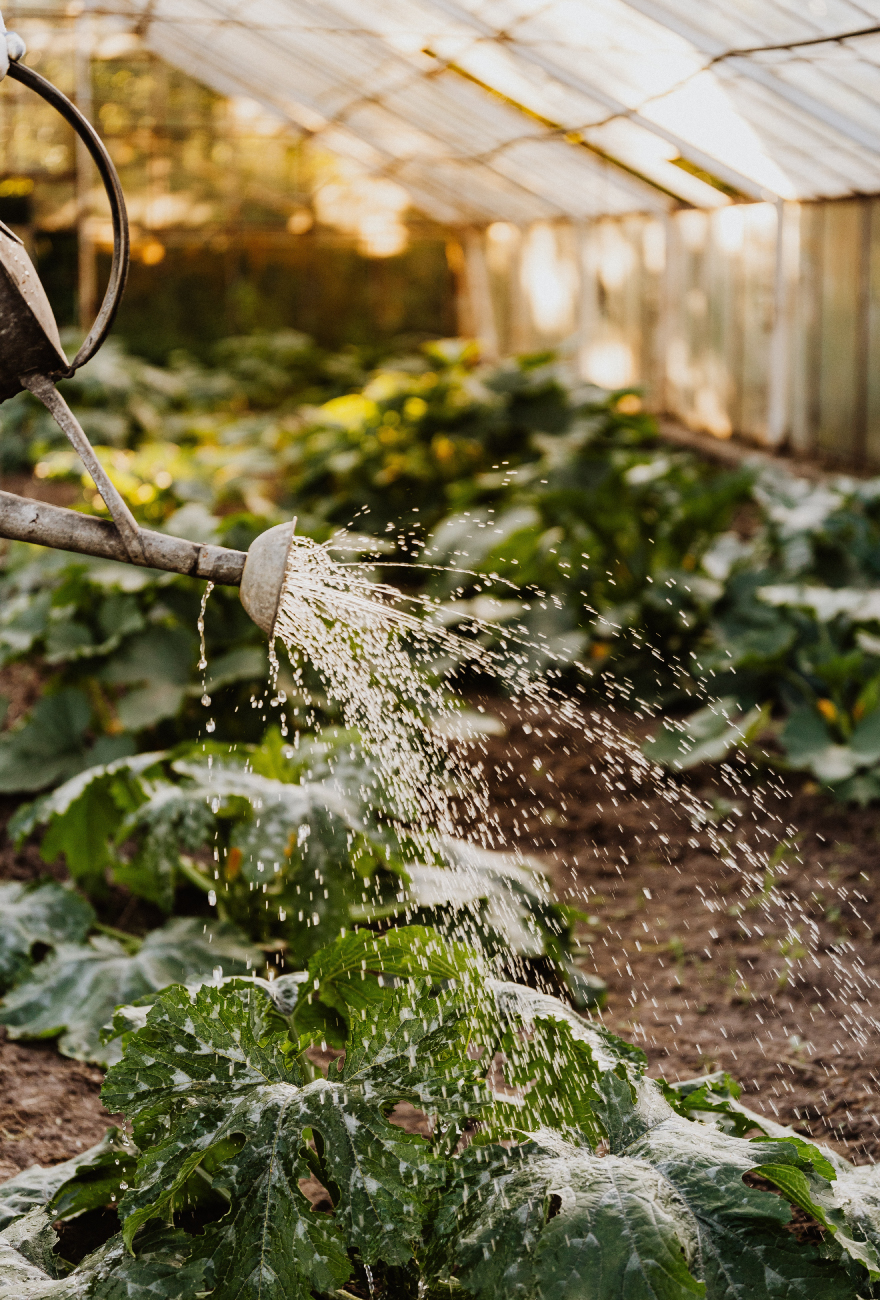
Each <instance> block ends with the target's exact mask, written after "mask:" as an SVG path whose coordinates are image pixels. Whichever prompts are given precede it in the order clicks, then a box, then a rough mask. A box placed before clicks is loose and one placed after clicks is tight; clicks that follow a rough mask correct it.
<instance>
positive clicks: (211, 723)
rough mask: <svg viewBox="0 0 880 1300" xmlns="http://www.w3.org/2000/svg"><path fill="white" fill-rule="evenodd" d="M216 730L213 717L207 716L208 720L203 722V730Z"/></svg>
mask: <svg viewBox="0 0 880 1300" xmlns="http://www.w3.org/2000/svg"><path fill="white" fill-rule="evenodd" d="M216 730H217V723H216V722H215V721H214V719H213V718H209V719H208V721H207V722H206V723H205V731H216Z"/></svg>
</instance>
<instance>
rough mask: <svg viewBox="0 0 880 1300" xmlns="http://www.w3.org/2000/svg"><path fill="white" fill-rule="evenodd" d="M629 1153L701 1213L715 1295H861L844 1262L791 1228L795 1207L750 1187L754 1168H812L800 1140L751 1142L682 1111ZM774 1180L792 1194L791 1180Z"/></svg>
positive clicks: (838, 1299)
mask: <svg viewBox="0 0 880 1300" xmlns="http://www.w3.org/2000/svg"><path fill="white" fill-rule="evenodd" d="M803 1145H804V1146H806V1145H807V1144H803ZM626 1154H627V1155H628V1156H630V1157H633V1158H634V1159H637V1160H644V1161H646V1162H647V1163H648V1164H650V1165H652V1166H653V1168H654V1169H656V1170H657V1171H658V1172H659V1173H660V1174H661V1175H662V1176H663V1178H664V1180H665V1181H666V1183H667V1184H668V1187H669V1189H670V1192H671V1193H674V1194H675V1195H677V1196H678V1197H679V1198H680V1199H681V1200H682V1201H683V1202H684V1204H685V1205H687V1207H688V1209H689V1210H690V1212H691V1214H692V1215H693V1219H694V1223H695V1226H696V1232H697V1237H698V1241H699V1251H700V1257H701V1260H702V1278H703V1280H704V1281H705V1282H706V1294H707V1297H708V1300H714V1297H716V1296H718V1297H721V1296H724V1297H730V1300H734V1298H737V1300H738V1298H739V1297H742V1300H746V1298H748V1300H760V1298H763V1297H766V1298H767V1300H770V1297H782V1296H784V1297H786V1300H788V1297H794V1296H803V1297H804V1298H805V1300H807V1298H809V1300H819V1297H827V1300H843V1298H844V1297H846V1296H855V1295H856V1293H857V1292H856V1288H855V1286H854V1284H853V1283H852V1282H850V1281H848V1279H847V1274H846V1272H845V1271H844V1270H843V1269H842V1268H841V1266H840V1265H838V1264H837V1263H835V1262H832V1261H831V1260H828V1259H822V1258H821V1257H820V1256H819V1254H818V1253H817V1252H816V1251H815V1250H814V1249H812V1248H811V1247H809V1246H804V1245H802V1244H800V1243H798V1242H796V1241H795V1239H794V1238H793V1237H792V1236H791V1234H790V1233H788V1232H786V1230H785V1224H786V1223H788V1222H789V1220H790V1218H791V1210H790V1209H789V1206H788V1205H787V1204H786V1201H785V1200H784V1199H782V1198H781V1197H779V1196H773V1195H771V1194H770V1193H768V1192H759V1191H755V1190H754V1189H753V1188H749V1187H746V1186H745V1185H744V1184H743V1181H742V1177H743V1174H745V1173H748V1172H752V1171H757V1172H758V1173H762V1172H764V1173H769V1174H771V1175H772V1174H773V1173H774V1172H775V1171H776V1170H778V1169H780V1168H781V1169H783V1170H787V1171H789V1173H790V1174H794V1173H795V1172H801V1173H803V1170H804V1168H806V1169H808V1170H809V1169H810V1168H811V1165H810V1162H809V1160H807V1159H805V1158H804V1156H803V1155H802V1153H801V1152H800V1151H799V1150H798V1147H797V1145H796V1144H795V1143H792V1142H790V1141H788V1140H783V1141H773V1140H768V1139H764V1140H761V1141H756V1142H746V1141H744V1140H743V1139H741V1138H736V1137H731V1136H728V1135H727V1134H724V1133H719V1132H717V1131H716V1130H713V1129H712V1128H709V1127H707V1126H705V1125H697V1124H693V1123H691V1122H689V1121H688V1120H685V1119H681V1118H680V1117H678V1116H674V1117H671V1118H669V1119H666V1120H664V1121H663V1122H662V1123H661V1124H659V1125H655V1126H654V1127H652V1128H651V1129H650V1130H649V1131H648V1132H647V1133H645V1134H644V1135H643V1136H642V1137H641V1138H639V1139H638V1140H637V1141H636V1142H634V1143H632V1144H631V1145H630V1146H629V1147H628V1148H627V1150H626ZM773 1181H775V1182H777V1185H779V1186H780V1190H782V1191H783V1193H784V1194H785V1193H786V1192H788V1193H789V1194H790V1187H786V1186H785V1185H784V1181H785V1180H784V1179H782V1178H780V1177H779V1176H777V1177H775V1178H773ZM790 1199H793V1200H795V1203H797V1198H794V1197H791V1198H790ZM817 1208H819V1207H818V1206H817ZM814 1213H815V1212H814ZM820 1215H821V1210H820ZM816 1217H819V1216H816Z"/></svg>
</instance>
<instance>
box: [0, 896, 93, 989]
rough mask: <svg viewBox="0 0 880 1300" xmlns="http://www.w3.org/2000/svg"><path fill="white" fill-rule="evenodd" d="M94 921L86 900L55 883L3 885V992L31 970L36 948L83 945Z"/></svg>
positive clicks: (0, 951) (0, 961)
mask: <svg viewBox="0 0 880 1300" xmlns="http://www.w3.org/2000/svg"><path fill="white" fill-rule="evenodd" d="M94 920H95V913H94V911H93V910H92V908H91V906H90V905H89V904H88V903H87V902H86V900H85V899H84V898H82V897H81V896H80V895H79V894H77V893H76V891H75V890H73V889H66V888H65V887H64V886H63V885H59V884H57V883H56V882H55V881H54V880H44V881H42V882H40V883H37V884H20V883H19V882H17V881H10V882H9V883H7V884H0V991H3V990H5V989H8V988H9V987H10V986H11V985H13V984H16V983H18V981H19V980H20V979H22V978H23V976H25V975H26V974H27V972H28V971H29V970H30V968H31V951H32V949H33V946H34V944H37V943H40V944H46V945H47V946H48V947H50V948H55V947H57V946H58V945H59V944H62V943H82V941H83V940H84V939H85V937H86V935H87V934H88V932H89V929H90V928H91V926H92V923H93V922H94Z"/></svg>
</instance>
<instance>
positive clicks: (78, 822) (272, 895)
mask: <svg viewBox="0 0 880 1300" xmlns="http://www.w3.org/2000/svg"><path fill="white" fill-rule="evenodd" d="M213 750H214V752H211V753H209V752H207V747H206V746H199V747H197V748H188V749H186V750H185V751H180V750H179V751H178V754H179V755H180V756H179V757H176V758H175V757H174V756H173V755H172V754H166V753H162V752H158V753H146V754H139V755H137V756H135V757H133V758H131V759H120V760H117V761H116V762H114V763H111V764H106V765H102V766H98V767H94V768H90V769H87V770H86V771H84V772H81V773H80V774H78V775H77V776H75V777H73V778H71V779H70V780H69V781H67V782H65V783H64V784H63V785H61V786H59V787H58V788H57V789H55V790H54V791H52V792H51V793H49V794H47V795H44V796H42V797H41V798H40V799H38V800H37V801H36V802H35V803H32V804H28V805H24V806H22V807H21V808H19V810H18V811H17V813H16V814H15V816H14V818H13V820H12V821H11V823H10V834H11V835H12V836H13V838H14V839H15V840H16V841H17V842H18V843H21V842H22V841H23V839H24V838H25V837H26V836H27V835H30V834H32V833H33V832H34V831H35V830H37V829H38V828H40V829H41V834H42V840H41V852H42V855H43V857H44V858H45V859H46V861H48V862H52V861H54V860H55V858H56V856H57V855H59V854H62V855H63V856H64V858H65V859H66V862H67V866H68V868H69V870H70V873H71V876H72V878H73V879H74V881H75V882H76V883H77V884H78V885H79V886H80V888H82V889H83V890H85V891H87V892H88V893H90V894H91V895H92V896H93V897H95V898H100V897H101V896H102V893H103V892H104V891H105V890H106V882H107V878H108V877H109V878H110V879H112V880H114V881H115V882H116V883H118V884H122V885H125V886H126V887H127V888H128V889H130V890H131V891H132V892H133V893H135V894H137V895H139V896H141V897H143V898H146V899H148V900H150V901H151V902H154V903H158V904H159V906H160V907H162V908H163V909H164V910H165V911H168V912H170V911H172V910H173V909H174V906H175V897H176V893H177V891H178V889H179V888H180V887H181V886H187V887H189V888H191V887H192V886H193V885H195V886H196V887H197V888H198V889H199V890H200V891H201V892H202V896H203V898H204V900H205V903H206V905H207V906H208V907H209V908H210V909H211V912H212V914H214V915H216V918H217V921H219V922H223V923H227V924H229V925H234V926H236V927H237V928H238V931H239V932H243V933H244V934H247V935H249V936H250V938H251V940H252V941H253V942H254V943H256V944H258V945H260V946H261V947H262V949H263V951H264V952H266V953H269V954H272V955H273V956H274V957H275V959H276V962H277V961H280V959H281V958H282V957H285V955H286V954H293V955H294V956H293V961H294V962H295V964H296V965H302V964H305V962H307V961H308V959H309V958H310V956H311V955H312V954H313V953H314V952H316V951H317V950H318V949H319V948H321V947H322V946H323V945H324V944H326V942H327V941H328V940H329V939H330V938H332V937H333V936H334V935H337V934H339V932H340V930H343V929H346V928H351V926H352V925H353V924H356V923H357V922H360V921H370V922H374V923H381V924H387V923H389V922H399V921H400V920H402V919H405V918H406V917H410V918H412V919H415V920H419V921H430V922H433V923H435V924H437V925H439V926H441V927H442V928H444V929H445V930H446V931H448V932H449V933H450V934H453V933H454V934H457V935H459V936H460V937H464V938H467V939H468V940H469V941H470V942H473V943H477V944H479V945H480V946H481V947H482V948H483V949H484V950H485V951H486V952H487V954H492V955H495V956H496V957H498V958H499V959H501V958H503V959H504V960H507V961H508V962H511V961H512V962H514V963H516V962H520V963H522V962H525V963H528V962H530V961H535V960H538V961H541V960H543V959H545V958H550V959H551V962H553V963H555V966H556V969H557V970H558V972H559V976H560V979H561V981H562V982H563V983H564V984H568V986H569V987H570V989H571V991H572V994H573V996H574V997H575V999H576V1000H577V1001H578V1004H579V1005H581V1006H587V1005H590V1004H593V1003H595V1002H596V1001H598V1000H601V997H602V994H603V992H604V984H603V983H602V982H601V980H599V979H598V977H595V976H592V977H591V976H589V975H586V974H585V973H584V972H581V971H580V970H578V969H577V968H576V967H575V966H574V964H573V963H572V962H571V960H570V944H571V931H572V923H573V921H574V920H575V919H576V917H575V915H574V914H573V913H572V912H571V911H570V910H569V909H566V908H565V907H563V906H561V905H559V904H557V903H556V902H555V901H554V898H553V894H552V891H551V888H550V884H549V882H548V880H547V878H546V875H545V874H544V871H543V869H542V868H541V865H540V864H539V863H538V862H536V861H535V860H532V859H526V858H522V857H519V856H518V855H514V854H510V853H502V852H497V851H488V850H483V849H479V848H477V847H475V846H473V845H470V844H468V843H466V842H465V841H459V840H453V839H448V840H444V841H442V842H441V843H440V844H439V845H438V854H437V857H436V860H432V861H430V862H426V861H425V860H424V854H421V855H420V854H417V852H416V849H415V847H414V845H412V844H411V843H409V842H407V841H406V840H405V839H403V838H402V837H401V836H400V835H398V834H395V833H393V832H392V830H391V829H390V827H389V826H388V825H387V824H386V821H385V819H383V816H382V809H383V807H384V806H387V805H386V801H385V799H384V798H383V795H382V792H381V790H379V788H378V786H377V778H376V776H375V773H374V772H373V770H372V769H371V768H370V766H369V765H368V764H367V762H366V760H365V758H364V756H363V754H362V752H361V750H360V748H359V746H358V744H357V742H356V738H355V737H354V736H352V735H350V734H348V733H342V732H336V733H334V732H332V731H330V730H328V731H326V732H325V733H323V738H322V740H321V741H320V742H317V741H314V742H312V741H309V740H303V742H302V743H301V745H300V747H299V748H298V749H297V748H294V746H293V745H291V744H289V743H288V742H287V741H285V740H284V738H283V737H282V736H281V735H280V733H279V732H278V731H277V730H276V731H271V732H270V733H269V734H268V736H267V737H266V739H265V741H264V743H263V744H262V745H261V746H240V747H239V748H238V749H237V750H236V751H234V752H233V753H231V754H230V752H229V749H228V747H227V746H214V747H213ZM211 930H212V933H214V935H215V938H214V940H213V942H214V943H217V942H219V941H220V932H221V931H220V930H218V927H217V924H216V922H212V926H211ZM221 930H222V926H221ZM162 933H163V932H158V933H157V934H156V935H154V936H150V937H148V940H147V942H146V945H145V948H144V950H143V952H142V953H141V954H139V955H138V957H137V959H136V963H135V966H133V967H131V970H134V969H136V968H137V963H139V962H142V961H143V960H144V959H145V955H146V954H147V953H149V952H151V951H152V949H151V947H150V945H151V944H152V943H153V942H154V940H155V941H156V942H159V943H160V944H161V943H162V942H163V940H162V939H161V938H159V936H160V935H161V934H162ZM59 937H60V936H59ZM118 938H119V937H118V936H116V937H115V938H114V937H113V936H110V937H109V938H107V937H105V938H103V939H101V940H100V942H98V941H95V943H97V947H98V948H100V949H101V951H102V952H103V954H104V959H105V961H106V962H108V963H109V965H108V966H107V967H106V969H107V972H108V974H107V979H108V981H109V983H112V978H111V976H110V971H111V970H112V969H114V966H113V963H114V962H116V961H117V960H120V957H119V953H118V951H117V948H118ZM123 942H124V940H123ZM172 943H173V941H172ZM114 944H115V945H116V947H114ZM92 948H93V949H94V951H90V952H88V953H86V952H83V951H79V950H77V951H76V952H70V953H68V952H67V950H65V958H64V963H65V964H64V975H63V979H62V982H63V983H65V985H66V984H67V983H68V981H70V980H73V981H74V983H76V984H77V985H79V984H80V980H81V979H84V980H86V982H87V984H88V986H89V987H91V981H92V980H93V979H94V978H99V971H100V970H101V969H103V967H102V966H101V963H100V962H99V961H98V959H97V956H96V952H97V949H96V948H95V944H93V945H92ZM71 963H72V964H71ZM288 965H289V961H288ZM60 969H61V967H60V966H59V962H58V961H56V962H55V965H54V966H52V967H51V968H49V969H48V970H47V971H45V972H44V971H42V968H40V969H38V972H37V974H36V976H35V978H36V980H37V983H38V985H39V987H36V986H34V987H31V985H32V984H33V981H31V985H25V986H23V987H22V988H21V989H19V990H17V991H16V993H15V995H14V998H13V999H12V1000H11V1001H10V1002H9V1003H8V1007H7V1013H9V1008H11V1007H14V1008H15V1010H14V1019H13V1020H10V1021H8V1023H9V1024H10V1025H13V1024H14V1025H15V1026H17V1032H21V1033H23V1034H24V1033H30V1032H31V1029H32V1028H35V1027H36V1026H38V1025H43V1024H44V1021H43V1018H42V1011H40V1012H39V1014H37V1012H36V1008H43V1007H44V1006H45V1004H46V1001H47V999H48V1001H49V1003H50V1004H51V1005H52V1006H53V1007H54V1006H55V995H54V993H53V992H52V990H53V989H54V988H55V986H56V983H57V982H58V979H59V978H61V976H60V975H59V973H58V972H59V971H60ZM126 969H129V968H128V967H126ZM209 969H210V968H209ZM511 969H516V967H515V966H514V967H512V968H511ZM520 969H523V968H522V967H520ZM74 971H75V972H76V975H74ZM87 972H88V974H87ZM101 978H103V977H101ZM168 978H169V979H170V978H172V975H170V974H169V976H168ZM182 978H185V979H187V978H189V977H188V976H185V975H184V976H182ZM47 981H48V983H47ZM162 982H165V983H167V982H168V981H167V979H166V980H164V981H162ZM156 987H160V985H156ZM143 991H144V992H145V991H146V989H144V990H143ZM82 992H83V988H82V987H80V990H79V994H78V997H79V1001H80V1003H81V1005H82V1006H83V1007H84V1008H86V1007H87V1006H88V1003H87V1002H86V1000H84V999H83V997H82V996H81V994H82ZM131 996H132V997H137V996H139V994H132V995H131ZM102 1006H103V1003H102ZM51 1014H52V1015H56V1014H59V1013H58V1010H57V1008H56V1009H55V1010H54V1011H53V1012H52V1013H51ZM64 1014H65V1016H67V1015H68V1012H65V1013H64ZM82 1014H83V1016H84V1022H85V1021H87V1022H88V1023H89V1024H90V1025H91V1028H90V1030H89V1032H88V1043H89V1048H88V1051H89V1052H91V1053H94V1052H95V1051H96V1050H97V1049H96V1047H95V1043H96V1035H97V1031H98V1029H99V1028H100V1025H101V1023H102V1020H100V1019H97V1020H96V1019H95V1016H94V1015H93V1014H92V1013H91V1012H89V1011H84V1012H83V1013H82ZM57 1023H58V1024H60V1023H61V1021H58V1022H57ZM64 1023H65V1024H67V1020H65V1021H64ZM41 1032H42V1031H41ZM69 1041H71V1040H69V1039H68V1038H65V1039H63V1040H62V1044H63V1045H64V1050H66V1045H67V1044H68V1043H69Z"/></svg>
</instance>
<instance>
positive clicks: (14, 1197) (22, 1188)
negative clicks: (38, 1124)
mask: <svg viewBox="0 0 880 1300" xmlns="http://www.w3.org/2000/svg"><path fill="white" fill-rule="evenodd" d="M133 1154H134V1148H133V1147H132V1145H131V1143H130V1142H129V1141H128V1139H127V1138H126V1136H125V1134H124V1133H123V1132H122V1130H121V1129H118V1128H108V1129H107V1132H106V1133H105V1134H104V1136H103V1138H102V1139H101V1141H100V1142H98V1143H96V1144H95V1146H93V1147H89V1148H88V1150H87V1151H83V1152H82V1153H81V1154H80V1155H76V1156H74V1157H73V1158H72V1159H71V1160H65V1161H64V1162H63V1164H60V1165H49V1166H47V1167H45V1168H44V1167H43V1166H42V1165H31V1167H30V1169H23V1170H22V1172H21V1173H20V1174H16V1175H15V1177H14V1178H10V1179H9V1181H8V1182H6V1183H0V1229H3V1228H6V1227H8V1226H9V1224H11V1223H14V1222H15V1221H16V1219H20V1218H21V1217H22V1216H23V1215H25V1214H29V1213H30V1211H31V1210H35V1209H41V1208H42V1207H43V1206H46V1205H48V1204H49V1202H50V1201H53V1200H54V1198H56V1197H57V1196H58V1195H59V1192H60V1189H61V1188H63V1187H65V1186H66V1185H70V1184H72V1183H73V1181H75V1180H76V1179H77V1177H78V1176H79V1175H80V1172H82V1173H83V1175H84V1177H88V1172H89V1171H90V1170H93V1169H97V1168H98V1167H100V1166H106V1164H107V1163H108V1162H110V1161H114V1162H115V1161H116V1160H117V1159H118V1160H119V1161H120V1165H121V1162H123V1161H124V1160H127V1159H129V1158H130V1157H131V1156H132V1155H133ZM114 1167H115V1166H114ZM108 1200H109V1197H108ZM106 1203H107V1202H102V1204H106ZM54 1217H55V1218H61V1217H64V1216H63V1215H62V1214H55V1215H54Z"/></svg>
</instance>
